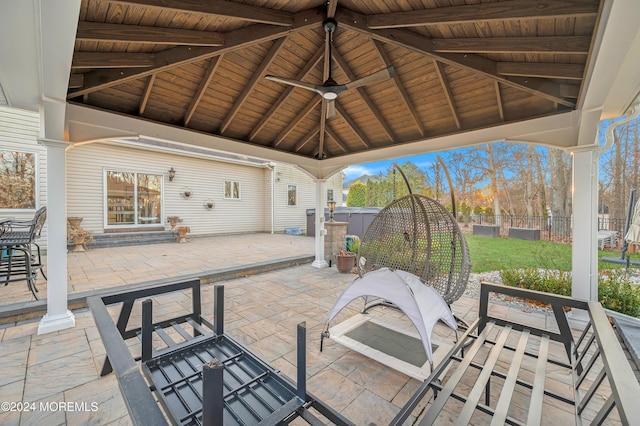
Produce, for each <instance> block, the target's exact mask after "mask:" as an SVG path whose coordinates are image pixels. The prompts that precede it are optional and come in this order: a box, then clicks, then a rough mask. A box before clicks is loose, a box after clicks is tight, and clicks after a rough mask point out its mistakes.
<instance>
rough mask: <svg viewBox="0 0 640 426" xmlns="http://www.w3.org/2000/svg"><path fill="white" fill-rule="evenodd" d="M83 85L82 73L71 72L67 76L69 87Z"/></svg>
mask: <svg viewBox="0 0 640 426" xmlns="http://www.w3.org/2000/svg"><path fill="white" fill-rule="evenodd" d="M83 85H84V74H71V75H70V76H69V89H77V88H78V87H82V86H83Z"/></svg>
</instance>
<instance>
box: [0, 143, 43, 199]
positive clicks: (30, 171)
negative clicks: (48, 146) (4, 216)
mask: <svg viewBox="0 0 640 426" xmlns="http://www.w3.org/2000/svg"><path fill="white" fill-rule="evenodd" d="M36 164H37V161H36V154H35V153H30V152H22V151H9V150H0V209H12V210H35V208H36V200H37V186H36Z"/></svg>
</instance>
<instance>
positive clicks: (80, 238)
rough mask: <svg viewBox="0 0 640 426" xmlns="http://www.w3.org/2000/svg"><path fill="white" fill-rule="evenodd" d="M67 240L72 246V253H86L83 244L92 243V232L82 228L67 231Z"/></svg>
mask: <svg viewBox="0 0 640 426" xmlns="http://www.w3.org/2000/svg"><path fill="white" fill-rule="evenodd" d="M69 239H70V240H71V242H72V243H73V244H74V247H73V250H72V251H75V252H78V251H86V246H85V244H86V243H87V242H89V241H93V232H91V231H87V230H86V229H82V228H77V229H72V230H71V231H69Z"/></svg>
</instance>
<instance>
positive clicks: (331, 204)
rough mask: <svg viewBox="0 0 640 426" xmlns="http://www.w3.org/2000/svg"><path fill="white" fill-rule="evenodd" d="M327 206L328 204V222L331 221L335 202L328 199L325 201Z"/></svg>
mask: <svg viewBox="0 0 640 426" xmlns="http://www.w3.org/2000/svg"><path fill="white" fill-rule="evenodd" d="M327 206H329V222H333V212H334V211H335V210H336V202H335V201H333V200H329V201H327Z"/></svg>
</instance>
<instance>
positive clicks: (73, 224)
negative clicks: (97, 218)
mask: <svg viewBox="0 0 640 426" xmlns="http://www.w3.org/2000/svg"><path fill="white" fill-rule="evenodd" d="M67 223H68V224H69V227H70V228H71V230H72V231H73V230H75V229H80V224H81V223H82V218H81V217H77V216H70V217H68V218H67Z"/></svg>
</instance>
